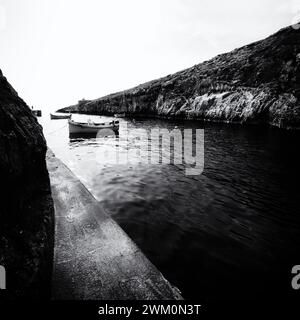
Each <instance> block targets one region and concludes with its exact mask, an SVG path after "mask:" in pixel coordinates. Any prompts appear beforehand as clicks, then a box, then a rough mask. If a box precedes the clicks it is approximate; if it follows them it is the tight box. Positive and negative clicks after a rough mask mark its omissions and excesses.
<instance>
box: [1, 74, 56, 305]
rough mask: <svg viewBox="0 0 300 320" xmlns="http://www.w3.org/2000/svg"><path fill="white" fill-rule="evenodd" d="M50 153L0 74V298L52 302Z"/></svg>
mask: <svg viewBox="0 0 300 320" xmlns="http://www.w3.org/2000/svg"><path fill="white" fill-rule="evenodd" d="M46 149H47V148H46V143H45V139H44V136H43V133H42V128H41V126H40V125H39V124H38V122H37V120H36V118H35V117H34V116H33V115H32V113H31V110H30V109H29V107H28V106H27V105H26V103H25V102H24V101H23V100H22V99H21V98H19V97H18V94H17V93H16V91H15V90H14V89H13V88H12V87H11V85H10V84H9V83H8V82H7V80H6V78H5V77H4V76H3V75H2V72H1V70H0V177H1V193H0V221H1V224H0V265H2V266H4V267H5V269H6V279H7V284H6V288H7V289H6V290H1V291H2V292H1V294H2V293H4V294H5V297H8V298H9V299H15V298H23V297H24V298H49V297H50V276H51V270H52V259H53V254H52V251H53V239H54V230H53V225H54V224H53V223H54V209H53V202H52V197H51V192H50V184H49V177H48V171H47V167H46V162H45V154H46ZM4 291H5V292H4Z"/></svg>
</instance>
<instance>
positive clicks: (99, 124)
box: [68, 116, 119, 134]
mask: <svg viewBox="0 0 300 320" xmlns="http://www.w3.org/2000/svg"><path fill="white" fill-rule="evenodd" d="M68 123H69V132H70V134H74V133H80V134H81V133H83V134H86V133H87V134H93V133H95V134H97V133H98V131H99V130H103V129H106V130H112V131H115V132H116V131H118V130H119V121H118V120H106V119H102V118H101V117H95V116H94V117H93V118H92V117H88V118H87V120H86V121H83V119H74V117H73V116H72V117H71V118H70V119H69V120H68Z"/></svg>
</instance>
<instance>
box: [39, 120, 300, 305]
mask: <svg viewBox="0 0 300 320" xmlns="http://www.w3.org/2000/svg"><path fill="white" fill-rule="evenodd" d="M41 123H42V124H43V127H44V133H45V136H46V139H47V142H48V145H49V146H50V148H52V149H53V151H54V152H55V154H56V155H57V156H58V157H59V158H61V159H62V160H63V161H64V162H65V163H66V164H67V165H68V166H69V167H70V168H71V169H72V170H73V171H74V172H75V174H76V175H77V176H78V177H79V178H80V179H81V181H82V182H83V183H84V184H85V185H86V186H87V188H88V189H89V190H90V191H91V192H92V193H93V195H94V196H95V197H96V198H97V199H98V200H99V202H100V203H101V205H102V206H103V208H104V209H105V210H106V211H107V212H108V213H109V214H110V215H111V216H113V218H114V219H115V220H116V221H118V222H119V224H120V225H121V226H122V227H123V228H124V230H125V231H126V232H127V233H128V234H129V235H130V236H131V238H132V239H133V240H134V241H135V242H136V243H137V244H138V245H139V247H140V248H141V249H142V250H143V252H144V253H145V254H146V255H147V256H148V257H149V259H150V260H151V261H152V262H153V263H154V264H155V265H156V266H157V267H158V268H159V269H160V270H161V271H162V273H163V274H164V275H165V276H166V278H167V279H169V280H170V281H171V282H172V283H173V284H174V285H176V286H177V287H178V288H179V289H180V290H182V292H183V296H184V297H186V298H201V299H203V300H206V299H208V300H209V299H216V298H221V299H224V298H230V297H235V298H245V297H250V298H255V297H258V296H266V295H272V294H274V295H277V296H278V295H280V294H282V293H286V292H287V290H289V287H290V280H291V276H290V270H291V268H292V266H293V265H295V264H299V261H300V257H299V245H300V234H299V227H300V217H299V212H298V211H299V204H300V203H299V195H298V190H299V189H298V182H299V169H298V164H299V160H300V159H299V155H298V154H297V146H298V144H299V137H300V136H299V133H298V132H289V131H282V130H277V129H260V128H257V127H249V128H243V127H239V126H228V125H206V127H205V168H204V172H203V174H202V175H199V176H186V175H185V171H184V165H178V166H175V165H170V164H169V165H168V164H165V165H162V164H161V165H150V164H145V163H142V164H136V163H134V164H112V163H109V161H106V162H105V161H104V159H106V160H107V158H105V157H104V154H105V152H107V151H109V150H113V149H114V148H115V146H116V144H117V145H118V147H119V150H120V152H127V151H128V149H129V150H130V149H131V148H133V149H134V145H135V143H134V138H132V140H130V139H129V144H122V139H121V137H122V134H123V133H122V122H121V123H120V136H119V137H118V138H117V139H113V138H112V139H96V138H89V139H85V138H82V137H81V138H75V139H74V138H71V139H70V138H69V134H68V127H67V120H57V121H50V120H47V119H42V120H41ZM153 127H159V128H167V129H174V128H175V127H178V128H180V129H184V128H199V127H200V128H201V127H203V125H201V126H199V123H195V122H181V123H178V122H177V123H175V122H171V121H168V122H167V121H159V120H145V121H134V122H130V121H129V122H128V129H129V131H130V133H131V136H132V137H134V135H135V132H137V131H136V130H138V129H140V128H145V129H147V130H150V129H151V128H153Z"/></svg>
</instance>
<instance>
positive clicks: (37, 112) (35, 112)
mask: <svg viewBox="0 0 300 320" xmlns="http://www.w3.org/2000/svg"><path fill="white" fill-rule="evenodd" d="M31 111H32V113H33V115H34V116H36V117H41V116H42V111H41V110H31Z"/></svg>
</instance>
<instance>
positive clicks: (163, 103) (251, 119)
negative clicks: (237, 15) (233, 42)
mask: <svg viewBox="0 0 300 320" xmlns="http://www.w3.org/2000/svg"><path fill="white" fill-rule="evenodd" d="M299 101H300V30H295V29H293V28H292V27H287V28H284V29H282V30H280V31H279V32H277V33H276V34H274V35H272V36H270V37H268V38H267V39H264V40H261V41H258V42H255V43H252V44H250V45H247V46H244V47H242V48H239V49H236V50H233V51H232V52H229V53H226V54H221V55H219V56H217V57H215V58H213V59H211V60H209V61H205V62H203V63H200V64H198V65H195V66H194V67H192V68H189V69H186V70H183V71H180V72H178V73H175V74H173V75H169V76H167V77H164V78H161V79H158V80H154V81H150V82H148V83H145V84H142V85H139V86H137V87H135V88H133V89H130V90H126V91H123V92H119V93H115V94H112V95H109V96H106V97H103V98H100V99H96V100H93V101H91V102H88V103H86V104H84V105H80V106H78V105H75V106H71V107H69V108H64V109H61V110H60V111H71V112H72V111H73V112H81V113H93V114H107V115H111V114H113V113H120V112H127V113H128V114H132V115H135V116H137V115H143V116H159V117H167V118H187V119H204V120H209V121H223V122H239V123H244V122H247V123H264V124H266V123H268V124H271V125H274V126H278V127H284V128H299V127H300V102H299Z"/></svg>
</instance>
